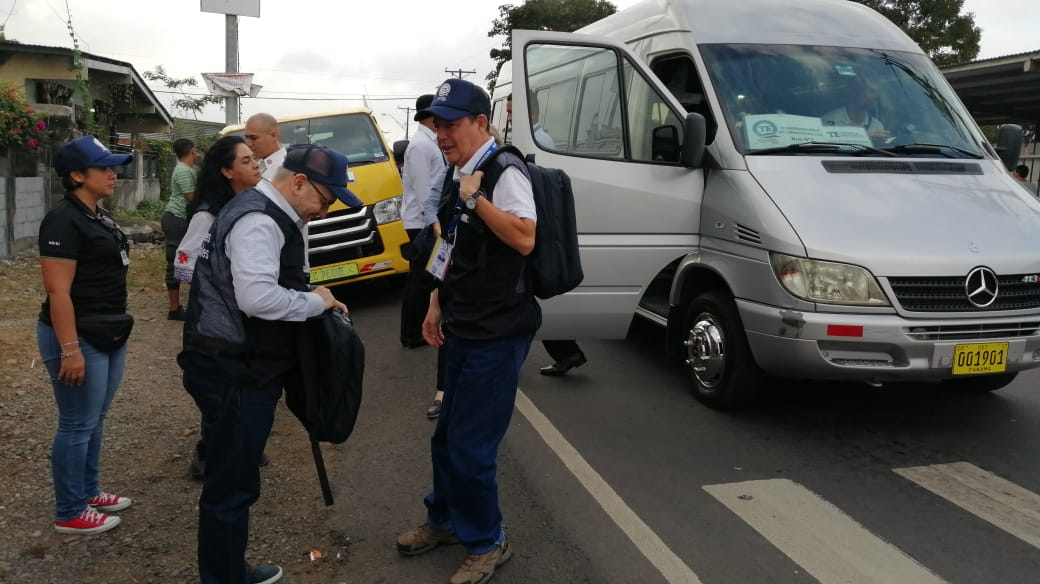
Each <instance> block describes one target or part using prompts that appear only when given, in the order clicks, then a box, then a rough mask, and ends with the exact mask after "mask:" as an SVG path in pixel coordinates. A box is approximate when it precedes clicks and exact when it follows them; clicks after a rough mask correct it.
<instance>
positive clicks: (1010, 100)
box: [942, 50, 1040, 124]
mask: <svg viewBox="0 0 1040 584" xmlns="http://www.w3.org/2000/svg"><path fill="white" fill-rule="evenodd" d="M942 72H943V75H945V76H946V79H947V80H949V82H950V85H952V86H953V89H954V91H956V92H957V95H958V96H959V97H960V98H961V101H963V102H964V105H965V106H967V108H968V111H969V112H971V115H972V116H973V117H974V118H975V121H977V122H978V123H980V124H1006V123H1017V124H1038V123H1040V50H1036V51H1026V52H1024V53H1016V54H1014V55H1005V56H1003V57H993V58H989V59H981V60H978V61H972V62H971V63H963V64H960V65H951V66H949V67H943V68H942Z"/></svg>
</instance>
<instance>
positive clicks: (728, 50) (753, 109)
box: [700, 44, 983, 158]
mask: <svg viewBox="0 0 1040 584" xmlns="http://www.w3.org/2000/svg"><path fill="white" fill-rule="evenodd" d="M700 50H701V54H702V56H703V57H704V61H705V64H706V66H707V69H708V71H709V74H710V76H711V79H712V82H713V83H714V85H715V90H716V91H717V92H718V96H719V101H720V103H721V104H722V109H723V113H724V115H725V116H726V118H727V120H728V122H729V124H728V125H729V127H730V128H731V131H732V134H733V139H734V142H736V144H737V146H738V148H740V149H741V151H742V152H744V153H747V154H755V153H756V151H757V152H760V153H763V154H764V153H767V152H768V153H777V152H785V153H791V154H808V155H812V154H820V153H825V154H831V153H834V152H835V150H834V149H833V148H828V147H816V145H817V144H827V145H849V146H850V147H851V149H850V151H852V152H861V153H862V152H868V153H870V152H873V153H878V150H884V151H886V152H881V153H880V154H886V155H890V156H914V155H941V156H945V157H949V158H981V157H982V153H983V150H982V146H981V145H980V144H979V142H978V141H977V139H976V138H975V137H974V136H973V133H972V131H971V129H970V128H971V122H970V121H969V118H968V116H967V113H966V112H965V111H964V108H963V107H962V106H961V105H960V103H959V102H958V101H957V98H956V97H955V96H954V94H953V90H952V89H950V87H949V85H948V84H947V83H946V81H945V80H944V79H943V78H942V75H941V74H940V73H939V71H938V69H936V68H935V66H934V65H932V63H931V61H929V60H928V58H927V57H925V56H924V55H917V54H912V53H904V52H887V51H882V50H876V49H861V48H848V47H828V46H801V45H752V44H748V45H702V46H701V47H700ZM804 144H811V145H812V146H813V147H811V148H807V147H803V146H799V145H804Z"/></svg>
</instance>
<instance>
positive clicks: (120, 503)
mask: <svg viewBox="0 0 1040 584" xmlns="http://www.w3.org/2000/svg"><path fill="white" fill-rule="evenodd" d="M131 503H133V500H131V499H130V498H129V497H120V496H119V495H113V494H112V493H106V492H104V491H102V492H100V493H98V494H97V495H96V496H94V497H91V498H89V499H87V505H90V506H91V507H93V508H95V509H97V510H98V511H103V512H105V513H114V512H116V511H122V510H123V509H126V508H127V507H129V506H130V504H131Z"/></svg>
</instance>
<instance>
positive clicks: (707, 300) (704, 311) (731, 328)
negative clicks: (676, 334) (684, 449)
mask: <svg viewBox="0 0 1040 584" xmlns="http://www.w3.org/2000/svg"><path fill="white" fill-rule="evenodd" d="M686 331H687V333H686V339H685V340H684V341H683V354H684V358H685V365H686V367H687V369H688V371H689V374H690V382H691V384H692V388H693V393H694V396H696V398H697V399H698V400H700V401H701V402H702V403H704V404H705V405H707V406H709V407H711V408H715V409H720V410H725V409H737V408H740V407H742V406H746V405H748V404H750V403H751V402H752V401H754V399H755V398H756V397H757V396H758V393H759V391H760V390H761V386H762V383H763V381H764V380H765V376H764V375H763V373H762V371H761V370H760V369H759V368H758V365H756V364H755V360H754V358H753V357H752V355H751V349H750V348H749V347H748V343H747V338H746V337H745V336H744V327H743V325H742V324H741V322H740V315H739V314H737V307H736V305H735V304H734V303H733V301H732V300H731V299H730V298H728V297H726V296H724V295H723V294H720V293H719V292H714V291H712V292H704V293H702V294H700V295H698V296H696V297H695V298H694V299H693V301H692V302H691V303H690V305H689V307H688V308H687V311H686Z"/></svg>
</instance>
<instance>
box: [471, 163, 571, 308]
mask: <svg viewBox="0 0 1040 584" xmlns="http://www.w3.org/2000/svg"><path fill="white" fill-rule="evenodd" d="M530 158H531V159H533V158H534V157H533V156H532V157H530ZM509 167H515V168H518V169H520V171H521V172H523V173H524V175H526V176H527V177H528V178H530V179H531V189H532V190H533V191H534V205H535V209H536V210H537V212H538V222H537V227H536V229H535V241H534V251H533V252H532V253H531V261H530V265H531V266H532V267H533V272H534V278H533V280H534V295H535V296H537V297H538V298H541V299H543V300H544V299H546V298H552V297H553V296H558V295H560V294H563V293H565V292H570V291H571V290H573V289H575V288H577V287H578V284H581V281H582V280H583V279H584V278H585V273H584V272H582V269H581V254H580V253H579V252H578V223H577V216H576V213H575V211H574V191H572V190H571V178H570V177H569V176H567V173H566V172H564V171H562V170H560V169H558V168H544V167H541V166H539V165H537V164H535V163H534V162H532V161H531V160H529V159H526V158H525V157H524V155H523V153H522V152H520V150H518V149H517V148H516V147H515V146H502V147H499V148H497V149H496V150H495V152H494V153H493V154H492V155H491V156H490V157H489V158H488V159H487V160H486V161H485V162H484V163H483V164H482V165H481V167H480V170H483V171H484V180H483V182H482V183H481V187H482V188H483V189H484V192H486V193H488V197H490V198H492V199H493V197H494V188H495V183H497V182H498V178H499V177H500V176H502V173H503V172H505V170H506V169H507V168H509Z"/></svg>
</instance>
